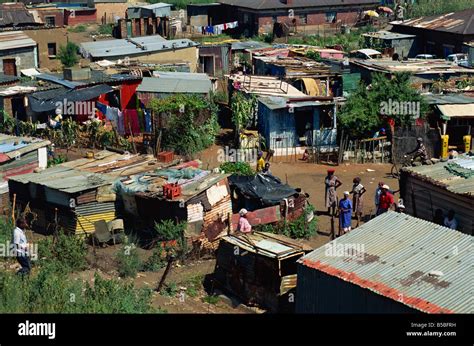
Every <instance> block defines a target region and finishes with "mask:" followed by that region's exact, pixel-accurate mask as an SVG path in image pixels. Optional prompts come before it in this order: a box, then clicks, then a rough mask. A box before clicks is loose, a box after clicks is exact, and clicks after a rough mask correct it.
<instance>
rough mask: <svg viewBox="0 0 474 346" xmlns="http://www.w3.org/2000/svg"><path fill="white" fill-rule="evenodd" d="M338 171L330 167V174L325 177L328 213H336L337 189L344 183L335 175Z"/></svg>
mask: <svg viewBox="0 0 474 346" xmlns="http://www.w3.org/2000/svg"><path fill="white" fill-rule="evenodd" d="M335 172H336V171H335V170H334V169H328V172H327V173H328V174H327V176H326V179H325V184H326V192H325V200H326V208H328V215H332V216H334V215H336V207H337V193H336V189H337V188H338V187H339V186H341V185H342V182H341V181H340V180H339V179H338V178H337V177H336V176H335V175H334V173H335Z"/></svg>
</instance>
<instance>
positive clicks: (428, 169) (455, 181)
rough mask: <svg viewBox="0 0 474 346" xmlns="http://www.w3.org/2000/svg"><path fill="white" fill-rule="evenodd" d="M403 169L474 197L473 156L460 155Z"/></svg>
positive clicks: (460, 193) (423, 178) (435, 183)
mask: <svg viewBox="0 0 474 346" xmlns="http://www.w3.org/2000/svg"><path fill="white" fill-rule="evenodd" d="M403 170H405V171H406V172H408V173H409V174H410V175H412V176H414V177H417V178H418V179H421V180H426V181H429V182H430V183H432V184H434V185H436V186H440V187H442V188H444V189H446V190H448V191H450V192H453V193H455V194H459V195H466V196H469V197H470V198H474V156H469V155H461V156H459V157H458V158H456V159H453V160H448V161H446V162H438V163H436V164H434V165H426V166H418V167H406V168H403Z"/></svg>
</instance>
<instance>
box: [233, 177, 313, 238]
mask: <svg viewBox="0 0 474 346" xmlns="http://www.w3.org/2000/svg"><path fill="white" fill-rule="evenodd" d="M228 180H229V185H230V190H231V192H232V207H233V211H234V214H233V216H232V229H233V230H236V229H237V225H238V222H239V214H238V212H239V210H240V209H241V208H245V209H247V210H248V212H249V213H248V214H247V218H248V220H249V222H250V224H251V225H252V226H256V225H263V224H271V223H276V222H279V221H283V220H286V221H293V220H295V219H297V218H298V217H300V216H301V215H302V214H303V213H304V209H305V207H306V205H307V195H306V194H305V193H303V192H301V189H294V188H293V187H291V186H289V185H287V184H282V183H281V182H280V180H279V179H278V178H276V177H274V176H271V175H265V174H257V175H255V176H250V177H247V176H239V175H231V176H230V177H229V179H228Z"/></svg>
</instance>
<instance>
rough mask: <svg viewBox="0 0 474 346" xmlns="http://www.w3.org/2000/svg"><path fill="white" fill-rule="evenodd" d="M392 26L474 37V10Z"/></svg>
mask: <svg viewBox="0 0 474 346" xmlns="http://www.w3.org/2000/svg"><path fill="white" fill-rule="evenodd" d="M392 24H393V25H395V26H397V25H399V26H409V27H414V28H421V29H426V30H435V31H445V32H450V33H456V34H463V35H474V9H472V8H471V9H467V10H464V11H459V12H451V13H447V14H442V15H437V16H428V17H420V18H414V19H409V20H406V21H403V22H392Z"/></svg>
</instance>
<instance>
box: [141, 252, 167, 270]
mask: <svg viewBox="0 0 474 346" xmlns="http://www.w3.org/2000/svg"><path fill="white" fill-rule="evenodd" d="M164 254H165V250H164V249H163V248H162V247H161V246H158V247H157V248H155V249H154V250H153V254H152V255H151V256H150V257H149V258H148V260H147V261H146V262H145V263H144V265H143V270H144V271H149V272H156V271H158V270H160V269H161V268H164V267H166V263H167V261H166V256H164Z"/></svg>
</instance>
